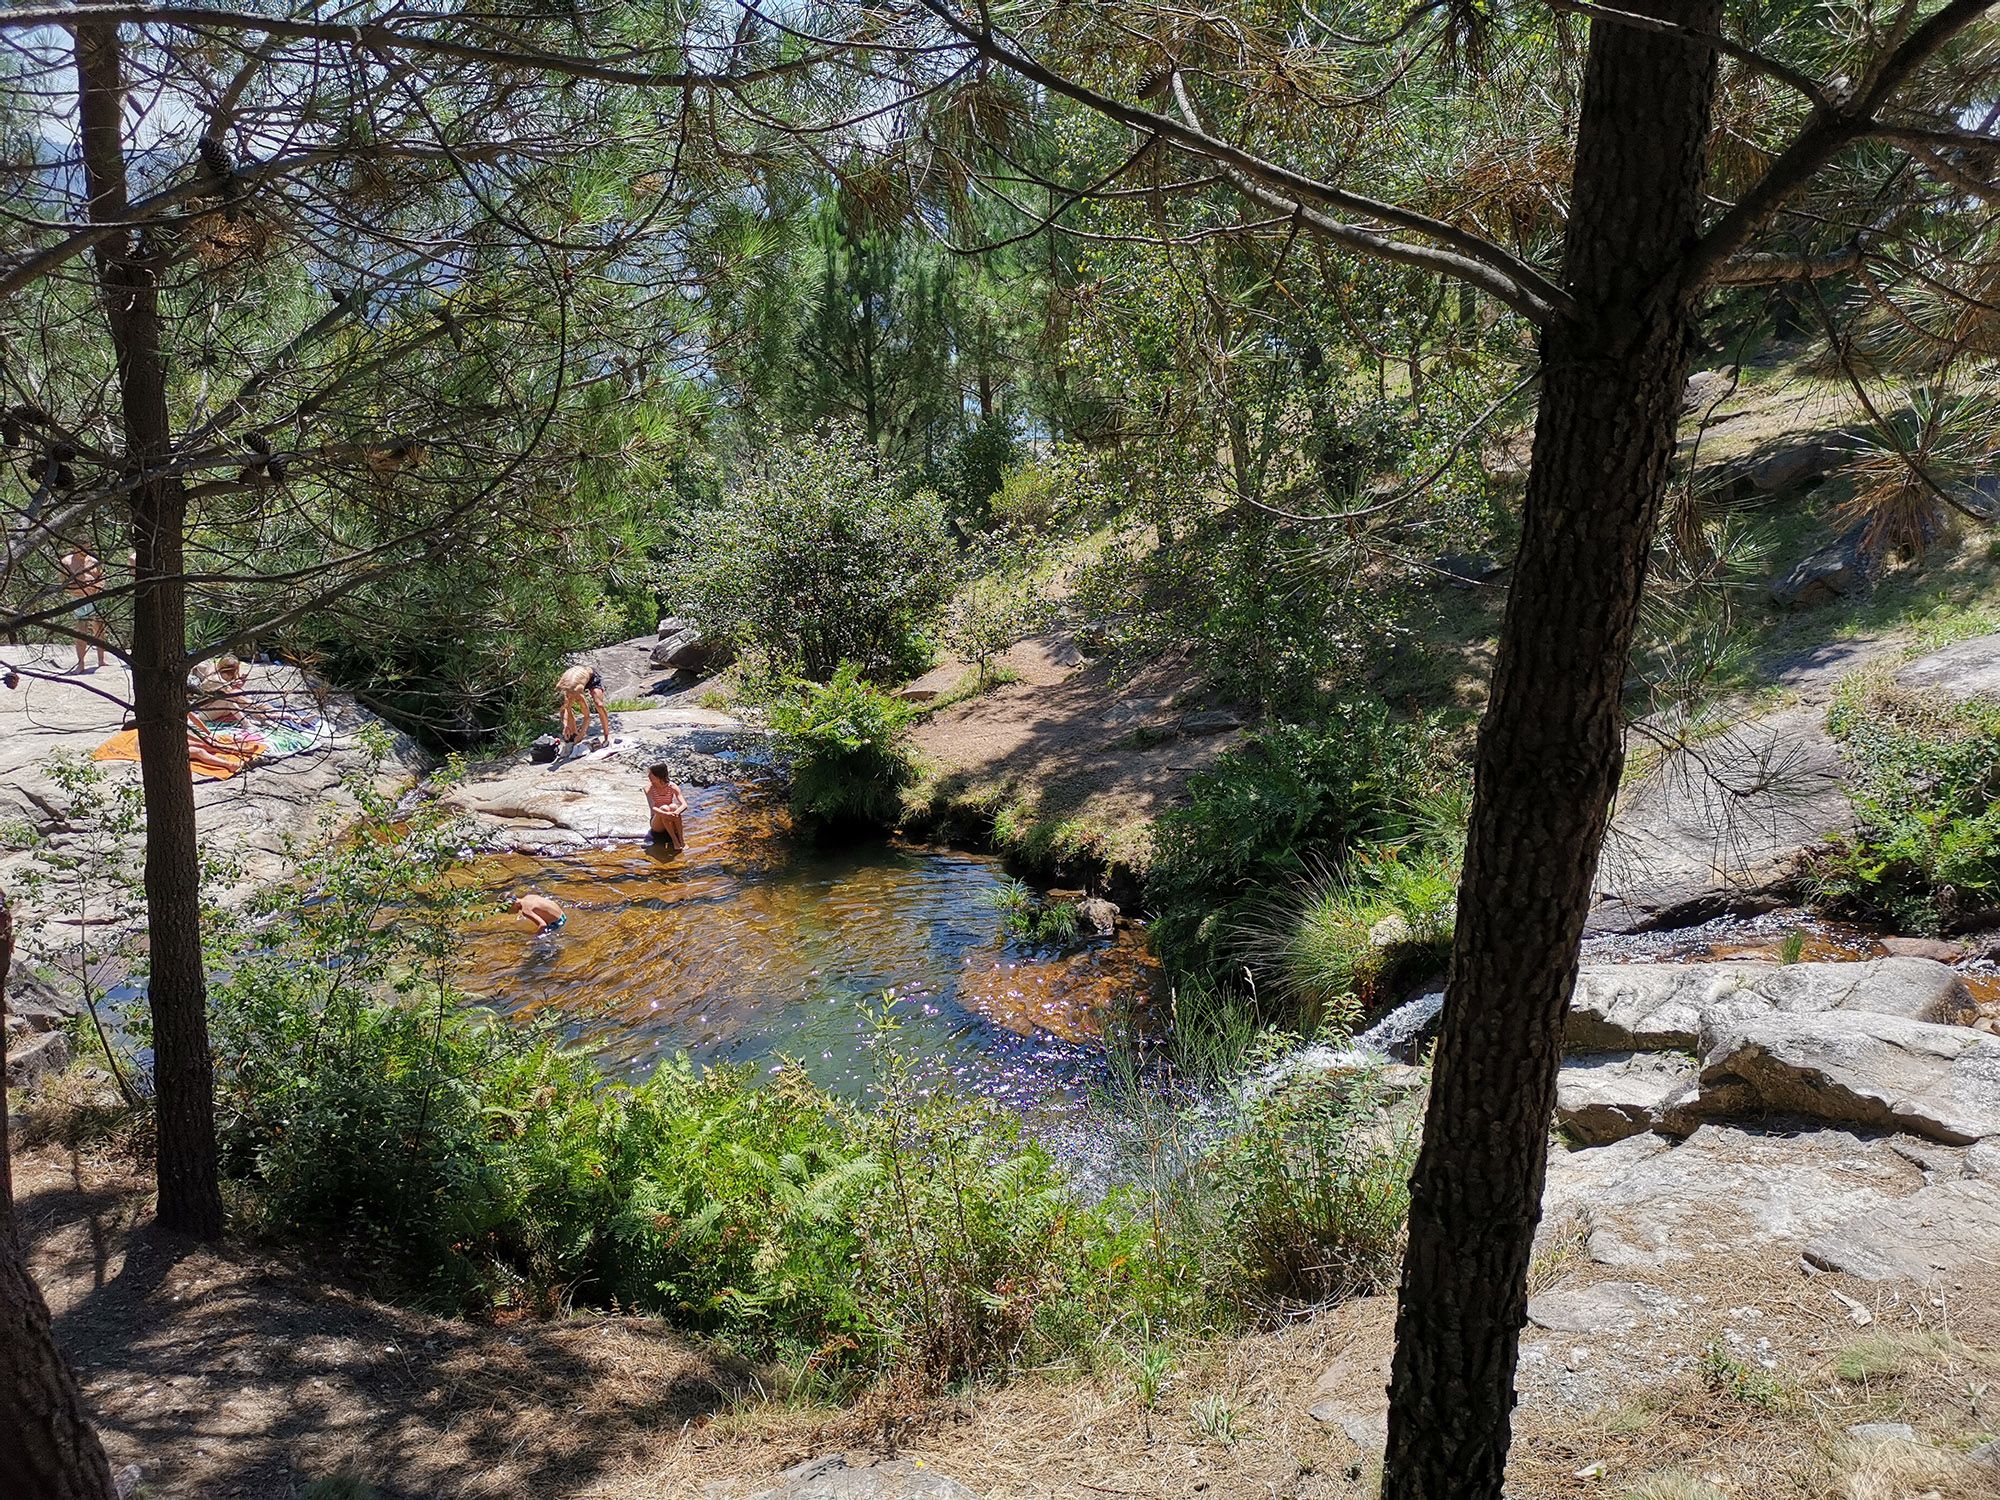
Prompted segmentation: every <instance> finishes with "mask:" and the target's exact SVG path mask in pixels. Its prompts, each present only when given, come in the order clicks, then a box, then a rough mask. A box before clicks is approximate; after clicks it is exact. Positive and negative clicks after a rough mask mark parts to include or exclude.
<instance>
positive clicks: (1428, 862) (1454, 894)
mask: <svg viewBox="0 0 2000 1500" xmlns="http://www.w3.org/2000/svg"><path fill="white" fill-rule="evenodd" d="M1459 863H1460V854H1459V850H1458V849H1457V847H1456V846H1455V845H1454V844H1445V845H1443V846H1441V847H1439V846H1426V845H1424V844H1417V843H1412V844H1402V845H1386V846H1384V845H1367V846H1363V847H1361V848H1359V849H1357V850H1355V851H1354V852H1353V853H1352V854H1351V855H1350V856H1349V858H1348V859H1347V861H1346V863H1345V864H1343V865H1342V866H1341V867H1340V869H1339V870H1338V871H1337V872H1336V873H1334V874H1331V875H1327V876H1322V877H1320V878H1318V879H1314V880H1311V881H1308V882H1307V883H1306V884H1305V885H1304V886H1303V887H1302V888H1301V890H1300V892H1299V894H1298V895H1297V896H1296V897H1294V898H1293V899H1291V900H1290V901H1285V902H1281V903H1280V904H1279V906H1278V908H1277V910H1276V911H1275V912H1274V913H1273V914H1272V920H1271V926H1270V928H1269V930H1268V932H1267V933H1262V934H1258V935H1257V936H1256V938H1255V942H1256V943H1257V944H1259V945H1261V944H1263V943H1266V942H1268V943H1269V944H1271V945H1272V947H1273V948H1274V949H1275V952H1271V953H1269V954H1267V955H1266V956H1265V958H1264V960H1263V961H1262V962H1261V963H1253V968H1254V967H1261V968H1264V969H1266V970H1267V971H1268V972H1271V973H1272V974H1274V976H1275V977H1276V981H1277V983H1278V985H1279V986H1280V989H1281V992H1282V993H1283V994H1284V995H1285V996H1286V997H1287V998H1288V999H1289V1000H1291V1001H1292V1002H1293V1003H1294V1005H1295V1006H1296V1007H1297V1008H1298V1010H1299V1011H1300V1012H1301V1013H1302V1015H1303V1017H1304V1018H1305V1019H1307V1020H1308V1021H1310V1022H1312V1023H1315V1024H1327V1023H1329V1022H1331V1023H1333V1024H1337V1025H1340V1026H1347V1025H1350V1024H1351V1023H1352V1022H1353V1021H1354V1020H1355V1019H1357V1018H1358V1017H1359V1016H1360V1014H1361V1013H1362V1012H1363V1011H1364V1010H1365V1009H1366V1008H1367V1007H1369V1006H1370V1005H1372V1004H1374V1003H1375V1002H1376V1001H1378V1000H1380V999H1382V998H1383V997H1384V994H1385V992H1386V991H1387V990H1388V989H1390V988H1391V987H1392V986H1393V985H1394V984H1395V983H1396V982H1397V981H1398V980H1400V979H1403V978H1419V977H1421V976H1420V975H1418V974H1417V973H1416V971H1417V970H1419V969H1424V970H1430V969H1436V968H1438V967H1441V966H1442V965H1443V963H1444V961H1445V960H1446V958H1448V957H1449V956H1450V950H1451V931H1452V917H1453V913H1454V911H1455V910H1456V907H1457V902H1458V875H1459Z"/></svg>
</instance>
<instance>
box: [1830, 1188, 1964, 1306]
mask: <svg viewBox="0 0 2000 1500" xmlns="http://www.w3.org/2000/svg"><path fill="white" fill-rule="evenodd" d="M1802 1254H1803V1259H1804V1261H1805V1264H1806V1265H1807V1266H1808V1267H1810V1268H1812V1269H1814V1270H1820V1271H1839V1272H1841V1273H1842V1274H1844V1275H1847V1276H1853V1277H1857V1278H1859V1279H1860V1280H1862V1281H1916V1282H1929V1281H1933V1280H1936V1279H1938V1278H1940V1277H1943V1278H1947V1279H1949V1278H1955V1277H1967V1278H1977V1279H1979V1280H1981V1281H1985V1280H1986V1278H1988V1277H1990V1275H1991V1274H1992V1268H1993V1266H1994V1264H1995V1263H1996V1262H2000V1183H1996V1182H1986V1181H1980V1180H1977V1179H1973V1178H1959V1179H1956V1180H1954V1181H1951V1182H1939V1183H1933V1184H1932V1185H1931V1186H1929V1187H1926V1188H1922V1189H1920V1190H1919V1191H1917V1192H1914V1193H1912V1194H1910V1196H1909V1197H1907V1198H1898V1199H1894V1200H1892V1201H1890V1202H1886V1203H1880V1204H1876V1205H1873V1206H1871V1207H1868V1208H1865V1209H1863V1210H1862V1211H1860V1212H1859V1213H1856V1214H1853V1215H1851V1216H1847V1217H1844V1218H1841V1219H1839V1220H1837V1221H1836V1222H1834V1223H1833V1224H1830V1225H1829V1226H1827V1227H1826V1228H1825V1229H1824V1230H1822V1231H1821V1232H1820V1233H1818V1234H1816V1235H1814V1236H1813V1238H1812V1239H1811V1241H1810V1242H1809V1243H1808V1244H1807V1245H1806V1247H1805V1250H1804V1251H1803V1252H1802ZM1989 1284H1990V1283H1989Z"/></svg>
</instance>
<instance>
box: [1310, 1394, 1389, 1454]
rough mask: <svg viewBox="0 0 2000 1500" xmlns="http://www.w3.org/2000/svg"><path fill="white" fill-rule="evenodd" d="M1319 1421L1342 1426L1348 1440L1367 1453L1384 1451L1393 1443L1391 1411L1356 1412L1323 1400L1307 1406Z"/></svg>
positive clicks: (1328, 1424) (1332, 1425) (1331, 1425)
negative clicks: (1390, 1439) (1391, 1440)
mask: <svg viewBox="0 0 2000 1500" xmlns="http://www.w3.org/2000/svg"><path fill="white" fill-rule="evenodd" d="M1306 1415H1307V1416H1309V1417H1311V1418H1312V1419H1313V1420H1314V1421H1315V1422H1324V1423H1326V1425H1327V1426H1329V1427H1338V1428H1339V1429H1340V1430H1341V1432H1342V1433H1344V1434H1345V1435H1346V1437H1347V1440H1348V1442H1350V1443H1352V1444H1354V1446H1355V1447H1356V1448H1358V1449H1360V1450H1361V1451H1362V1452H1363V1453H1364V1454H1374V1453H1380V1452H1382V1451H1383V1449H1385V1448H1387V1447H1388V1446H1389V1413H1388V1412H1387V1411H1366V1412H1364V1411H1355V1410H1353V1409H1352V1408H1350V1407H1345V1406H1342V1405H1341V1404H1340V1403H1339V1402H1337V1401H1319V1402H1315V1403H1314V1404H1313V1405H1312V1406H1310V1407H1308V1408H1307V1409H1306Z"/></svg>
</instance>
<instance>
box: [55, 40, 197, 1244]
mask: <svg viewBox="0 0 2000 1500" xmlns="http://www.w3.org/2000/svg"><path fill="white" fill-rule="evenodd" d="M76 74H77V105H78V120H79V123H80V126H81V134H82V141H83V164H84V173H85V178H86V181H87V183H88V185H89V189H90V216H91V218H93V219H99V220H103V219H113V220H115V219H123V218H125V217H127V212H126V197H127V192H126V171H125V150H124V141H123V123H124V107H125V85H124V78H123V66H122V60H121V57H120V44H119V38H118V28H117V27H116V25H114V24H108V23H95V24H80V25H78V26H77V27H76ZM97 274H98V286H99V290H100V292H101V294H102V298H103V303H104V311H105V319H106V322H107V323H108V324H109V325H110V330H111V342H112V347H113V349H114V350H115V351H116V353H117V358H118V393H119V401H120V407H121V411H122V415H123V418H124V427H125V433H124V436H125V450H126V458H127V461H128V464H129V465H130V468H131V470H132V472H133V473H134V474H136V475H137V478H136V479H135V481H134V487H133V490H132V495H131V506H132V549H133V596H132V604H133V621H132V701H133V708H134V710H135V716H136V719H137V727H138V731H139V774H140V781H141V784H142V785H143V786H144V788H145V794H146V922H147V939H148V944H149V950H150V958H151V973H150V977H149V980H148V999H149V1002H150V1004H151V1008H152V1016H153V1081H154V1107H155V1111H156V1114H157V1116H158V1131H159V1160H158V1177H159V1188H160V1201H159V1221H160V1224H161V1225H162V1226H163V1227H165V1228H168V1229H174V1230H179V1231H182V1232H183V1233H187V1234H194V1235H200V1236H202V1237H203V1238H208V1239H212V1238H214V1237H215V1236H217V1235H219V1234H221V1233H222V1197H221V1193H220V1191H219V1189H218V1187H217V1183H216V1159H215V1076H214V1063H213V1061H212V1059H211V1058H210V1056H209V1050H208V981H207V975H206V973H205V971H204V968H203V965H202V953H201V863H200V856H199V854H198V852H197V847H198V846H197V843H196V833H195V815H194V782H193V779H192V776H191V774H190V772H189V768H188V747H187V707H188V705H187V668H188V662H187V585H186V584H185V582H184V581H183V574H184V572H185V569H184V568H183V566H182V555H183V538H184V535H185V529H186V525H187V494H186V491H185V490H184V489H183V487H182V485H181V482H180V480H179V479H178V478H177V477H175V476H173V475H171V474H169V473H168V472H167V467H168V464H169V462H170V460H171V458H172V456H173V431H172V424H171V420H170V418H169V416H168V413H167V369H166V354H165V350H164V347H163V340H162V334H161V324H160V298H159V287H158V283H157V279H156V278H157V275H158V263H157V260H156V256H155V250H154V248H153V247H150V246H149V245H148V243H147V239H146V236H145V235H144V234H143V233H142V234H138V235H124V234H121V235H117V236H114V237H113V238H111V239H109V240H106V241H105V242H104V243H103V244H102V245H101V246H100V247H99V249H98V251H97Z"/></svg>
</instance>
